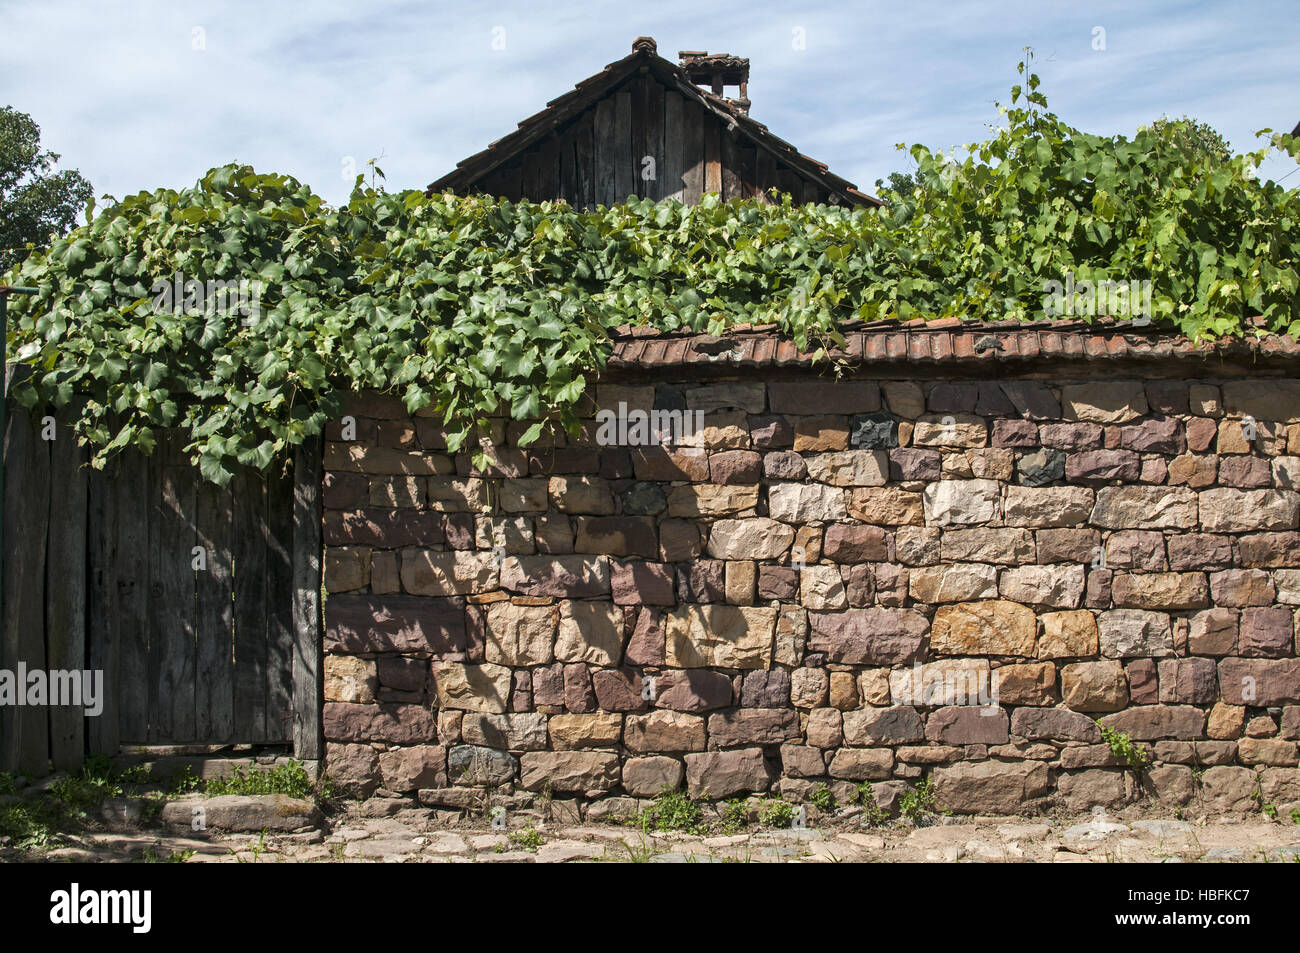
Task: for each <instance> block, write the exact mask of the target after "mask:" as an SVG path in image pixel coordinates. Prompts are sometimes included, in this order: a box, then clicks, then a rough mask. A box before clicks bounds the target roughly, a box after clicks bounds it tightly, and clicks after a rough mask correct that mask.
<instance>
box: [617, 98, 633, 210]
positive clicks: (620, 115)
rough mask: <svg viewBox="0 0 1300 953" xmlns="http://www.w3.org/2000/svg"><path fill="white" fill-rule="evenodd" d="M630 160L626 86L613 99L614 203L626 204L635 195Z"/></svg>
mask: <svg viewBox="0 0 1300 953" xmlns="http://www.w3.org/2000/svg"><path fill="white" fill-rule="evenodd" d="M634 163H635V160H634V159H633V158H632V90H631V89H629V88H628V87H627V86H624V87H623V88H622V89H620V90H619V91H618V93H617V95H616V96H615V97H614V201H615V202H626V201H627V198H628V196H629V195H635V194H636V175H635V172H636V165H635V164H634Z"/></svg>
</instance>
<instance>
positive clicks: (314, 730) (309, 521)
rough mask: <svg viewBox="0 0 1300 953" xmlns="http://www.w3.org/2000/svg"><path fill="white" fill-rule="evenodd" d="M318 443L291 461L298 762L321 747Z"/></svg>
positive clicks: (305, 446)
mask: <svg viewBox="0 0 1300 953" xmlns="http://www.w3.org/2000/svg"><path fill="white" fill-rule="evenodd" d="M321 466H322V462H321V442H320V439H319V438H317V439H315V440H312V441H310V442H308V443H304V444H303V445H302V446H300V447H298V448H297V449H296V450H295V451H294V462H293V483H294V490H293V751H294V755H295V756H296V757H298V758H299V759H300V760H303V761H315V760H318V759H319V758H320V757H321V755H322V754H323V753H324V751H323V738H322V734H321V727H322V726H321V706H322V703H323V685H322V669H321V637H322V625H321V605H320V588H321V547H322V541H321V495H320V494H321V490H320V486H321V476H322V471H321Z"/></svg>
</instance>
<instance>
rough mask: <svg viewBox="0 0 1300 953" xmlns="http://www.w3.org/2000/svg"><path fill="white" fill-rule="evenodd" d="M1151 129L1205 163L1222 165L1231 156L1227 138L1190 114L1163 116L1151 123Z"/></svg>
mask: <svg viewBox="0 0 1300 953" xmlns="http://www.w3.org/2000/svg"><path fill="white" fill-rule="evenodd" d="M1151 130H1152V131H1153V132H1154V133H1156V135H1157V136H1159V137H1160V138H1161V139H1163V140H1164V141H1165V142H1167V143H1170V144H1172V145H1175V146H1177V147H1178V148H1180V149H1182V150H1183V151H1184V152H1186V153H1188V154H1190V155H1192V156H1195V157H1196V158H1198V159H1200V160H1202V162H1204V163H1205V164H1206V165H1222V164H1223V163H1225V162H1227V161H1228V160H1229V159H1230V158H1232V149H1230V148H1229V147H1228V140H1226V139H1224V138H1223V136H1221V135H1219V133H1218V132H1217V131H1216V130H1215V129H1214V128H1213V127H1212V126H1210V125H1209V124H1208V123H1204V122H1199V121H1197V120H1195V119H1192V118H1191V117H1190V116H1183V117H1182V118H1181V119H1170V118H1169V117H1167V116H1165V117H1162V118H1160V119H1157V120H1156V121H1155V122H1153V123H1152V124H1151Z"/></svg>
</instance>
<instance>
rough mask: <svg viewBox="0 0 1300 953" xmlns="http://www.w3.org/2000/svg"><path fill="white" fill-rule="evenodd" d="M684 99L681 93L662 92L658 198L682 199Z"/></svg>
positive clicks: (683, 186)
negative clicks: (661, 141) (661, 142)
mask: <svg viewBox="0 0 1300 953" xmlns="http://www.w3.org/2000/svg"><path fill="white" fill-rule="evenodd" d="M685 112H686V101H685V100H684V99H683V98H682V94H681V93H678V92H674V91H672V90H668V91H666V92H665V93H664V158H663V162H662V163H660V168H659V169H658V170H657V171H658V174H659V180H660V186H659V194H658V196H657V197H658V198H660V199H676V200H677V201H679V202H680V201H681V200H682V191H683V189H684V188H685V184H686V183H685V181H684V178H683V177H684V175H685V173H686V165H685V157H684V156H683V154H682V149H683V148H684V142H685V138H684V136H683V132H684V129H683V122H682V117H683V116H684V114H685Z"/></svg>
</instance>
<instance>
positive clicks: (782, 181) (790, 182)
mask: <svg viewBox="0 0 1300 953" xmlns="http://www.w3.org/2000/svg"><path fill="white" fill-rule="evenodd" d="M776 181H777V185H778V186H779V187H780V189H781V191H782V192H784V193H786V194H787V195H789V196H790V200H791V201H792V202H793V203H794V204H795V205H798V204H799V203H800V202H802V201H803V179H801V178H799V176H798V175H796V174H795V172H794V171H793V170H791V169H787V168H786V167H785V166H781V167H780V168H779V169H777V172H776Z"/></svg>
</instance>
